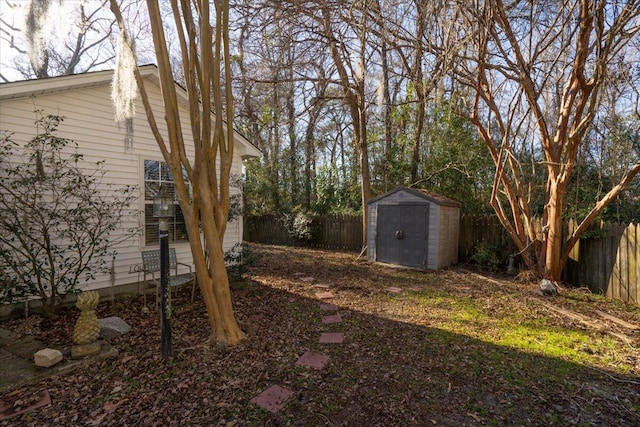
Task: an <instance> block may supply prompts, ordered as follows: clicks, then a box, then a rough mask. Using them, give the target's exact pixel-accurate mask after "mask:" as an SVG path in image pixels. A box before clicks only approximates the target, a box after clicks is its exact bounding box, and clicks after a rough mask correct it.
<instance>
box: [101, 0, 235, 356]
mask: <svg viewBox="0 0 640 427" xmlns="http://www.w3.org/2000/svg"><path fill="white" fill-rule="evenodd" d="M170 7H171V10H170V13H168V16H169V18H166V19H165V18H164V16H165V15H164V14H163V13H162V12H161V10H160V8H159V4H158V2H156V1H155V0H149V1H147V11H148V17H149V22H150V26H151V32H152V35H153V46H154V50H155V55H156V61H157V65H158V71H159V75H160V84H161V88H162V97H163V105H162V108H160V109H157V110H156V109H154V108H153V107H152V105H151V104H150V103H149V99H148V96H147V93H146V90H145V84H144V82H143V80H142V78H141V76H140V73H139V71H138V69H137V65H136V62H135V60H134V61H129V63H131V64H132V65H133V72H134V76H135V80H136V83H137V87H138V90H139V94H140V97H141V99H142V103H143V104H144V107H145V112H146V114H147V119H148V122H149V125H150V127H151V130H152V132H153V135H154V137H155V139H156V142H157V143H158V147H159V148H160V151H161V152H162V155H163V157H164V159H165V161H166V162H167V164H168V165H169V167H170V169H171V173H172V175H173V178H174V182H175V186H176V198H177V199H178V202H179V204H180V208H181V209H182V212H183V214H184V219H185V224H186V228H187V232H188V235H189V244H190V247H191V253H192V254H193V262H194V265H195V268H196V277H197V280H198V284H199V286H200V290H201V292H202V296H203V299H204V302H205V305H206V307H207V313H208V317H209V322H210V325H211V330H212V335H211V341H212V342H215V343H218V344H221V345H234V344H236V343H238V342H239V341H240V340H241V339H242V338H243V333H242V331H241V330H240V328H239V326H238V323H237V321H236V319H235V316H234V312H233V307H232V303H231V294H230V290H229V279H228V276H227V271H226V267H225V260H224V250H223V240H224V234H225V230H226V226H227V218H228V213H229V191H230V180H231V176H230V174H231V164H232V160H233V148H234V143H233V141H234V133H233V128H232V126H233V119H234V117H233V102H234V97H233V91H232V78H231V60H232V58H231V54H230V40H229V12H230V8H229V2H228V0H216V1H213V2H209V1H208V0H197V1H196V0H172V1H171V2H170ZM111 10H112V11H113V12H114V14H115V16H116V19H117V21H118V23H119V25H120V31H121V33H122V41H123V42H124V43H123V44H122V45H121V46H120V48H121V49H125V50H128V52H127V54H125V55H123V57H129V58H130V59H131V58H132V57H133V51H132V49H131V46H130V44H129V43H128V42H129V41H130V39H129V38H128V37H127V28H126V24H125V22H124V20H123V19H122V15H121V13H120V8H119V5H118V3H117V1H116V0H111ZM171 27H173V28H174V31H175V34H174V36H175V37H176V38H177V40H172V43H177V45H178V49H179V53H180V60H181V62H180V65H181V67H180V71H181V73H182V74H183V78H184V84H185V89H186V91H187V93H188V97H189V105H188V108H189V118H188V122H187V123H183V122H182V121H181V118H180V114H179V110H178V99H177V93H176V84H175V78H174V72H173V69H172V65H171V61H170V52H169V40H168V38H167V33H166V31H165V28H171ZM123 63H127V61H122V62H121V63H120V66H122V65H123ZM118 101H122V100H116V102H118ZM124 104H125V105H126V104H127V103H126V102H125V103H124ZM158 116H160V117H163V118H164V120H165V124H166V128H167V131H166V133H162V132H161V131H160V128H159V126H158V123H157V119H156V117H158ZM188 134H189V135H190V136H191V137H192V140H193V144H194V145H193V147H192V148H193V152H194V157H193V158H190V157H189V156H188V155H187V147H186V140H187V139H186V138H185V135H188ZM187 181H188V183H190V184H191V186H192V188H193V191H192V192H191V193H190V192H189V190H188V185H187Z"/></svg>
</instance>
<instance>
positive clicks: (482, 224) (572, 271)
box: [458, 215, 640, 303]
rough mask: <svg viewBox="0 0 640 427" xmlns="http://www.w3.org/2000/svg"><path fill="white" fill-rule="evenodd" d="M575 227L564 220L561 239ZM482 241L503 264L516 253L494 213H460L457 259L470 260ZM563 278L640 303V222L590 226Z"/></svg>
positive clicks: (572, 223)
mask: <svg viewBox="0 0 640 427" xmlns="http://www.w3.org/2000/svg"><path fill="white" fill-rule="evenodd" d="M575 227H576V222H575V221H574V220H569V221H566V222H565V224H564V227H563V233H564V236H563V241H564V240H566V236H567V234H568V232H570V231H572V230H574V229H575ZM481 243H484V244H487V245H490V246H492V247H493V248H494V249H495V251H496V252H497V253H498V256H499V259H500V260H501V261H502V262H503V263H504V264H505V265H506V262H507V260H508V257H509V254H513V253H517V252H518V250H517V249H516V248H515V245H514V244H513V241H512V240H511V238H510V237H509V235H508V234H507V232H506V231H505V229H504V228H503V227H502V225H500V221H498V218H497V217H496V216H494V215H491V216H472V215H463V216H462V217H461V218H460V240H459V242H458V248H459V249H458V260H459V261H461V262H465V261H468V260H469V259H471V257H472V256H473V254H474V248H475V247H476V246H477V245H479V244H481ZM563 280H564V281H565V282H566V283H569V284H571V285H574V286H586V287H588V288H589V289H590V290H591V291H592V292H595V293H599V294H606V295H607V296H608V297H611V298H614V299H619V300H622V301H626V302H635V303H640V225H638V224H616V223H604V222H598V223H596V224H594V225H592V226H591V228H590V229H589V230H588V232H587V233H585V234H584V235H583V238H581V239H580V240H579V241H578V243H577V244H576V246H574V248H573V250H572V251H571V254H570V256H569V260H568V261H567V264H566V266H565V269H564V271H563Z"/></svg>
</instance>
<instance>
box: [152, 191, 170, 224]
mask: <svg viewBox="0 0 640 427" xmlns="http://www.w3.org/2000/svg"><path fill="white" fill-rule="evenodd" d="M173 213H174V206H173V196H172V195H171V194H169V192H168V191H166V190H164V189H163V188H160V190H159V191H158V193H157V194H156V196H155V197H154V198H153V216H154V217H155V218H160V222H161V223H162V219H163V218H164V219H165V221H166V219H168V218H171V217H172V216H173ZM167 228H168V224H167Z"/></svg>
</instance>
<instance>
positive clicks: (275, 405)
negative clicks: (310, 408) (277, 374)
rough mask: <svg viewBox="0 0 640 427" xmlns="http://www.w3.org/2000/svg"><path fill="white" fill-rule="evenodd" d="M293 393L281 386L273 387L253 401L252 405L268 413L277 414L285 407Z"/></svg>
mask: <svg viewBox="0 0 640 427" xmlns="http://www.w3.org/2000/svg"><path fill="white" fill-rule="evenodd" d="M292 394H293V392H292V391H291V390H289V389H286V388H284V387H280V386H279V385H272V386H271V387H269V388H268V389H266V390H265V391H263V392H262V393H260V394H259V395H257V396H256V397H254V398H253V399H251V403H255V404H256V405H258V406H261V407H263V408H264V409H266V410H267V411H269V412H271V413H273V414H275V413H276V412H278V411H279V410H280V409H282V408H283V407H284V404H285V403H286V402H287V400H288V399H289V398H290V397H291V395H292Z"/></svg>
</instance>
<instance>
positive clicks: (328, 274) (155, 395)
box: [0, 245, 640, 426]
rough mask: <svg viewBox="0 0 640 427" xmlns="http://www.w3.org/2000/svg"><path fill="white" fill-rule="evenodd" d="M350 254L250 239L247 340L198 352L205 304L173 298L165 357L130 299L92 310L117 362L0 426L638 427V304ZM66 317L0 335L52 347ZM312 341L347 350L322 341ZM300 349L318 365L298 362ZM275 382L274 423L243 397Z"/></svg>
mask: <svg viewBox="0 0 640 427" xmlns="http://www.w3.org/2000/svg"><path fill="white" fill-rule="evenodd" d="M356 257H357V254H354V253H340V252H329V251H321V250H309V249H299V248H288V247H277V246H260V245H252V246H251V260H252V265H251V266H250V271H249V274H248V275H247V276H246V277H245V280H243V281H242V282H237V283H234V284H233V286H232V293H233V299H234V307H235V310H236V314H237V317H238V319H239V320H240V322H241V325H242V326H243V328H244V329H245V330H246V332H247V337H246V339H245V340H244V341H243V342H241V343H240V344H239V345H237V346H235V347H232V348H215V347H214V348H210V347H208V346H206V345H205V344H203V343H205V342H206V339H207V336H208V333H209V326H208V324H207V320H206V316H205V309H204V306H203V304H202V301H201V300H199V299H198V298H196V301H195V302H194V303H193V304H190V303H189V298H190V290H186V288H185V290H183V291H181V292H179V293H178V295H177V297H176V298H175V300H174V307H175V316H174V318H173V323H172V326H173V349H174V357H172V358H171V359H170V360H168V361H163V360H161V358H160V327H159V320H158V315H157V313H156V311H154V309H153V307H151V310H150V311H149V312H148V313H144V312H143V310H142V307H143V305H142V301H143V299H142V297H131V298H129V299H119V300H117V301H115V302H105V303H102V304H101V305H100V307H99V313H98V314H99V317H106V316H110V315H118V316H120V317H121V318H123V319H124V320H125V321H126V322H127V323H129V325H131V327H132V328H131V332H130V333H129V334H127V335H124V336H121V337H118V338H113V339H111V340H110V343H111V344H112V345H113V346H114V347H116V348H117V349H119V351H120V354H119V356H118V357H117V358H114V359H110V360H106V361H103V362H100V363H99V364H96V365H93V366H91V367H89V368H83V369H79V370H76V371H74V372H72V373H70V374H67V375H64V376H54V377H51V378H47V379H43V380H40V381H38V382H37V383H34V384H30V385H28V386H24V387H21V388H19V389H16V390H13V391H10V392H7V393H5V394H4V395H2V396H0V399H1V400H2V401H3V402H5V404H9V405H18V406H19V405H25V404H27V403H28V402H29V400H30V399H32V398H33V396H36V395H38V393H39V392H41V391H42V390H47V391H48V392H49V395H50V396H51V404H50V405H47V406H44V407H42V408H39V409H36V410H34V411H31V412H28V413H26V414H23V415H22V416H20V417H16V418H12V419H9V420H6V421H2V422H0V425H1V426H5V425H7V426H8V425H33V426H41V425H105V426H106V425H114V426H116V425H117V426H123V425H144V426H146V425H149V426H153V425H212V426H213V425H217V426H283V425H295V426H325V425H326V426H411V425H416V426H428V425H441V426H464V425H468V426H474V425H498V426H502V425H509V426H513V425H524V426H530V425H531V426H539V425H545V426H546V425H558V426H573V425H576V426H591V425H594V426H605V425H606V426H631V425H640V350H639V348H640V327H639V326H640V307H639V306H637V305H629V304H624V303H620V302H616V301H609V300H606V299H604V298H602V297H600V296H597V295H592V294H590V293H589V292H588V291H586V290H582V289H580V290H573V291H569V290H568V289H562V290H561V296H559V297H554V298H546V297H542V296H540V295H538V294H537V293H536V292H535V286H533V285H531V284H524V283H517V282H515V281H512V280H511V279H508V278H505V277H496V276H491V277H489V276H486V275H485V274H484V273H480V272H478V271H474V270H472V267H470V266H457V267H455V268H452V269H447V270H442V271H438V272H419V271H413V270H405V269H399V268H392V267H389V266H382V265H374V264H369V263H366V262H364V261H363V260H356ZM319 285H320V286H319ZM389 288H399V289H400V290H401V291H399V292H393V289H389ZM317 292H330V293H331V294H333V298H331V299H330V300H328V301H326V302H329V303H333V304H336V305H337V306H338V310H337V314H339V315H340V318H341V321H340V322H337V323H330V324H325V323H323V322H322V321H321V320H322V317H323V316H326V315H327V312H325V311H323V310H321V307H320V302H319V300H318V297H317V295H316V293H317ZM152 295H153V294H152ZM152 301H153V297H152V296H151V297H150V298H147V302H148V303H150V302H152ZM149 305H151V304H149ZM77 315H78V312H77V310H76V309H74V308H69V309H65V310H63V312H62V315H61V316H60V318H59V319H58V320H57V321H49V320H45V319H42V318H40V317H38V316H37V315H33V316H31V317H29V318H28V319H26V320H25V319H17V320H12V321H9V322H4V323H2V324H0V327H3V328H6V329H10V330H12V331H15V332H19V333H23V334H32V335H35V336H36V337H38V339H40V340H42V341H43V342H45V343H49V344H50V345H56V344H58V345H59V344H64V343H70V342H71V334H72V329H73V325H74V322H75V319H76V318H77ZM323 332H341V333H344V343H342V344H320V343H319V341H318V340H319V337H320V334H321V333H323ZM308 351H312V352H320V353H323V354H325V355H327V356H328V357H329V361H328V363H327V364H326V365H325V366H324V367H323V368H322V369H312V368H306V367H300V366H296V361H297V360H298V358H299V357H300V356H301V355H302V354H304V353H305V352H308ZM272 385H278V386H280V387H284V388H286V389H288V390H290V391H291V392H292V395H291V397H290V398H289V399H288V400H287V401H286V402H285V404H284V407H283V408H282V409H281V410H280V411H278V412H277V413H275V414H274V413H271V412H269V411H266V410H265V409H263V408H261V407H259V406H258V405H256V404H254V403H251V400H252V399H253V398H254V397H256V396H257V395H258V394H259V393H261V392H262V391H263V390H265V389H267V388H268V387H270V386H272Z"/></svg>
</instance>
